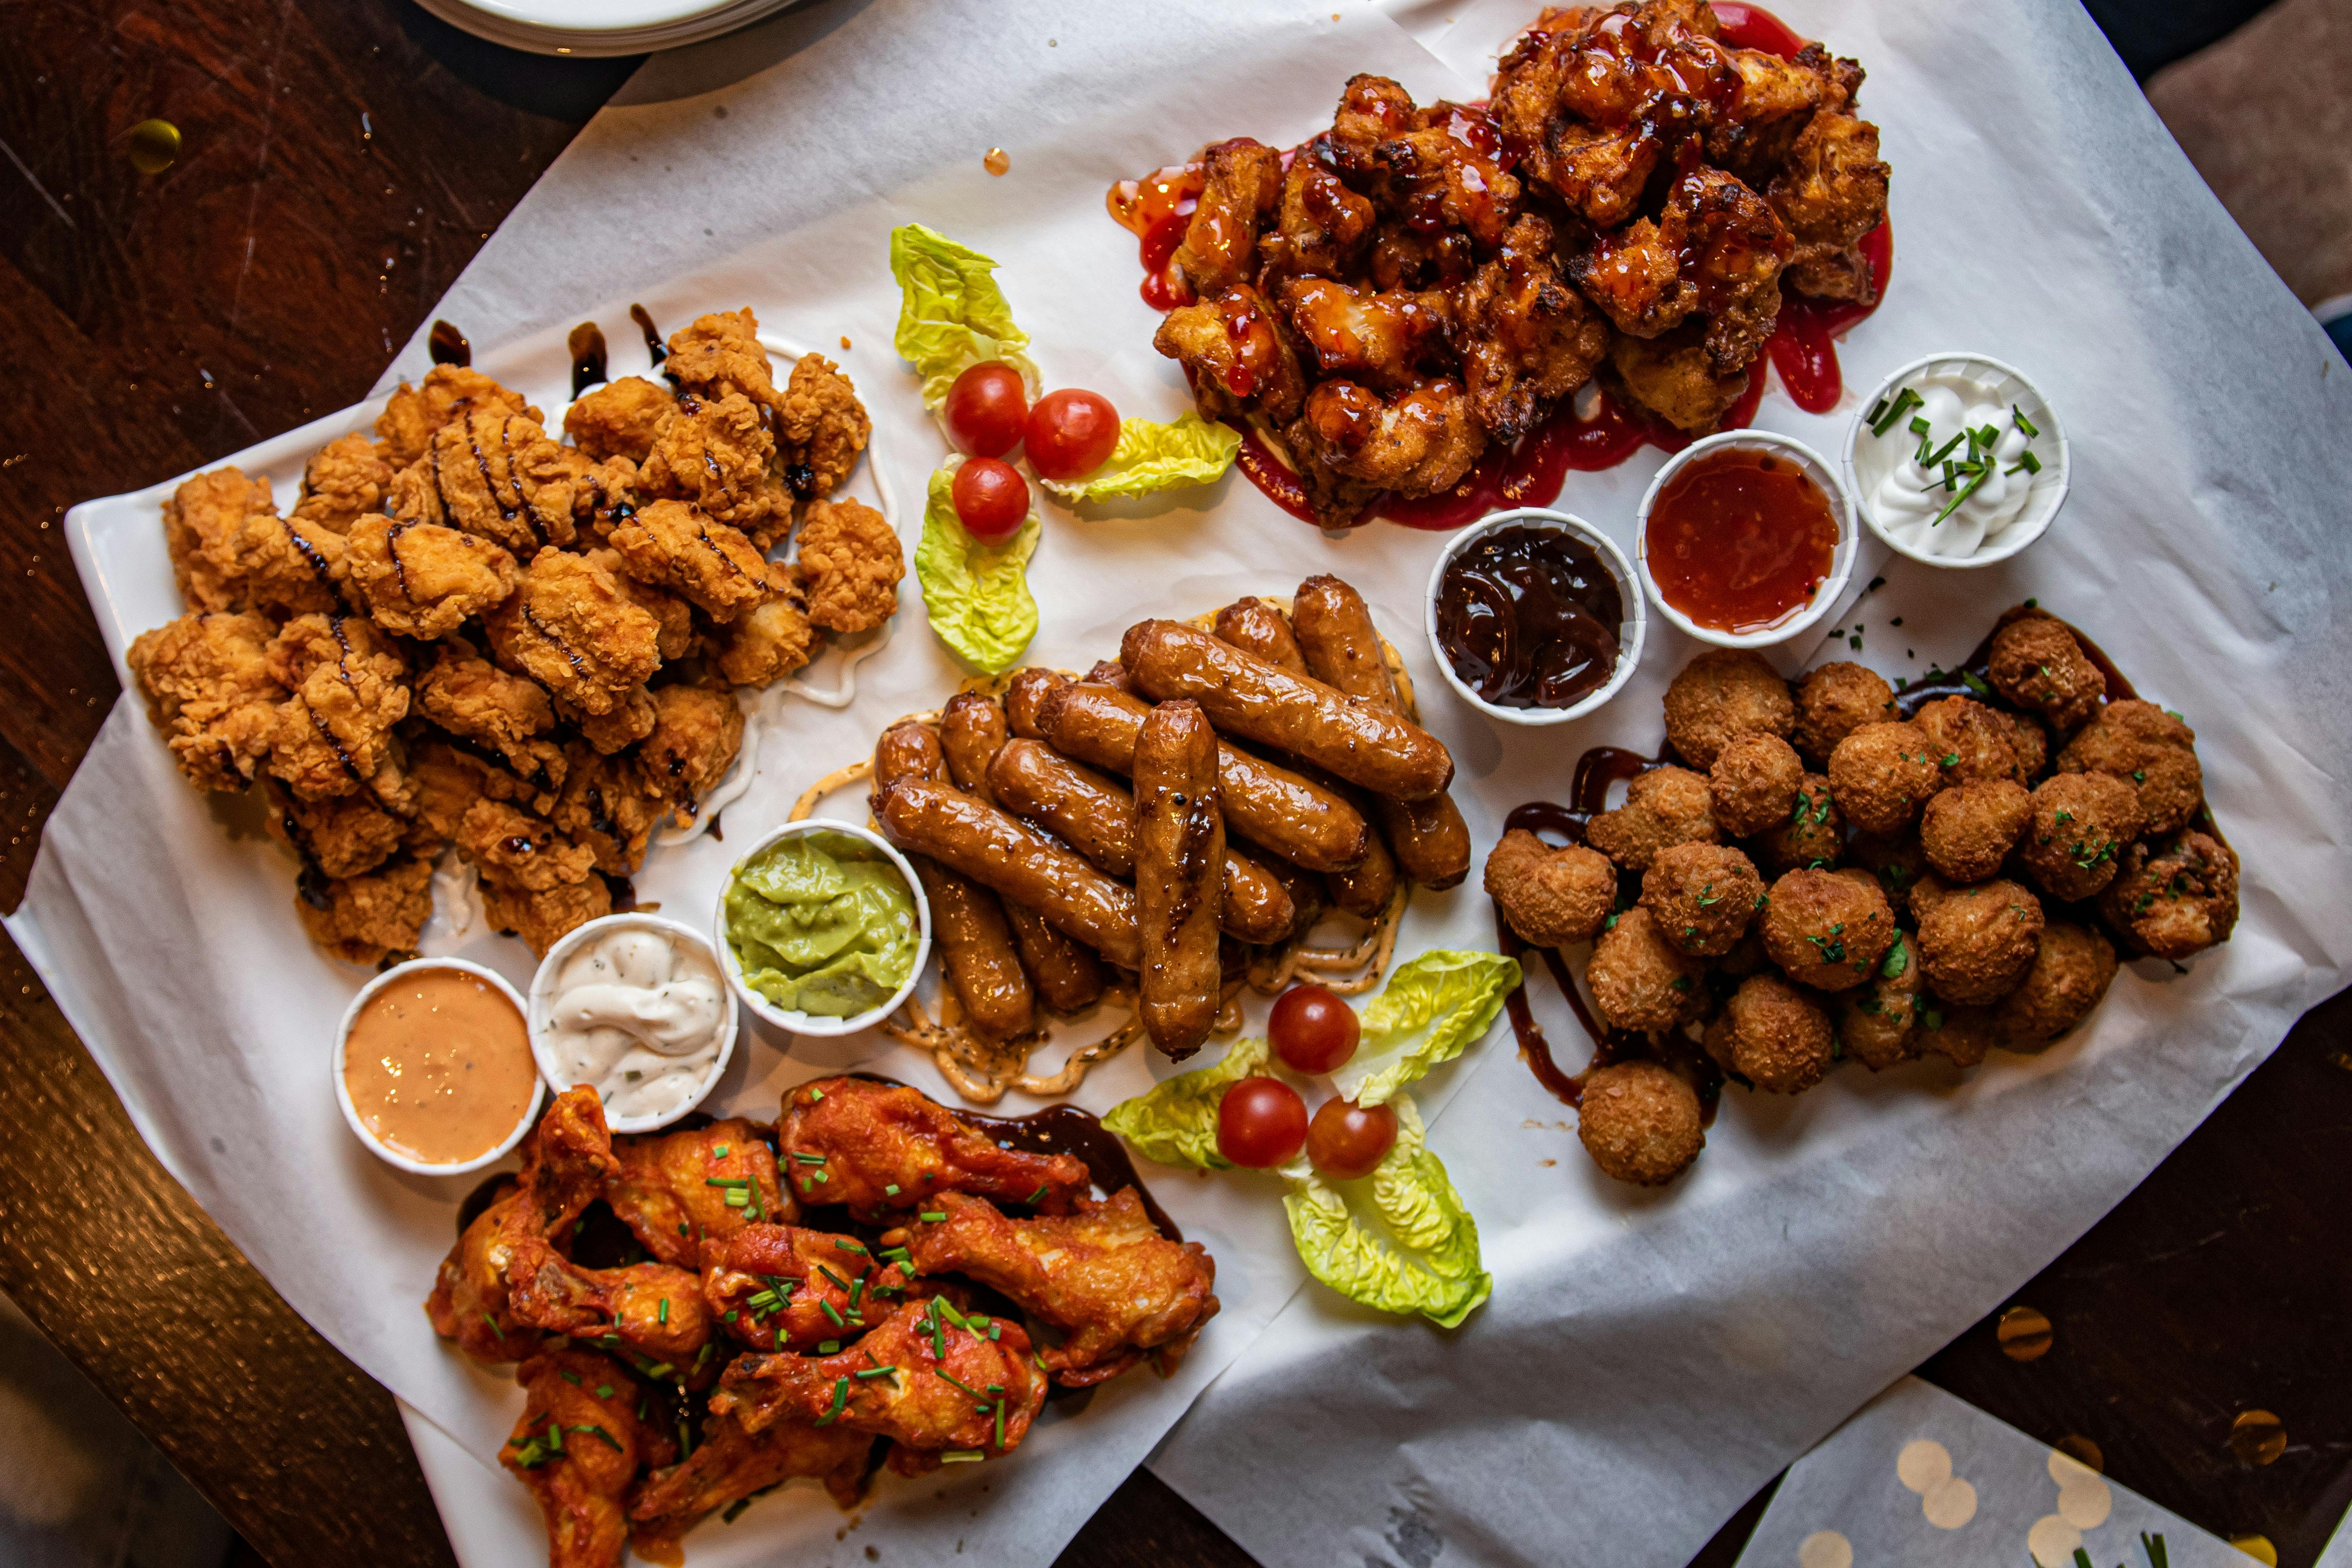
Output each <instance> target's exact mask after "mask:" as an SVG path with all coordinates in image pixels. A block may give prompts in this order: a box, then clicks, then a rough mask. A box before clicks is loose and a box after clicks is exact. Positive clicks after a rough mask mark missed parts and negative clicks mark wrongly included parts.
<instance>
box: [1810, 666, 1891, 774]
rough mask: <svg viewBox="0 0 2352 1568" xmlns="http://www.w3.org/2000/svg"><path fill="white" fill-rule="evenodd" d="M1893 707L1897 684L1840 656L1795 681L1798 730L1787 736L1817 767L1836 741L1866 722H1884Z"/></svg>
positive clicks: (1822, 762) (1828, 756)
mask: <svg viewBox="0 0 2352 1568" xmlns="http://www.w3.org/2000/svg"><path fill="white" fill-rule="evenodd" d="M1900 717H1902V715H1900V714H1898V713H1896V712H1895V688H1894V687H1893V686H1890V685H1887V684H1886V677H1885V676H1884V675H1882V674H1879V673H1878V672H1877V671H1875V670H1866V669H1864V668H1863V667H1862V666H1861V665H1860V664H1847V663H1845V662H1844V661H1843V660H1840V661H1838V662H1837V663H1835V664H1823V665H1822V667H1821V668H1820V669H1817V670H1814V671H1813V672H1811V674H1808V675H1806V676H1805V678H1804V679H1803V680H1801V681H1800V682H1798V683H1797V728H1796V731H1795V733H1794V734H1792V735H1791V736H1790V737H1789V738H1790V740H1792V741H1794V742H1795V743H1796V747H1797V751H1798V754H1799V755H1801V757H1803V758H1804V759H1805V760H1806V761H1807V762H1809V763H1811V765H1812V766H1813V767H1815V768H1821V767H1823V766H1826V765H1827V764H1828V762H1829V759H1830V753H1831V752H1832V751H1835V750H1836V749H1837V745H1838V742H1839V741H1841V740H1843V739H1844V738H1845V737H1847V736H1849V735H1852V734H1853V732H1854V731H1855V730H1857V729H1860V728H1861V727H1863V726H1864V725H1865V724H1887V723H1891V722H1893V721H1894V720H1895V719H1898V718H1900Z"/></svg>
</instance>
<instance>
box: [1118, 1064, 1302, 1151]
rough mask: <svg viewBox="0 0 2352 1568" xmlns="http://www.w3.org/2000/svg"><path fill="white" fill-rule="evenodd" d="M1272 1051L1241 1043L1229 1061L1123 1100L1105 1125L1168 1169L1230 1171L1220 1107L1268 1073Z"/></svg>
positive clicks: (1212, 1065) (1204, 1068)
mask: <svg viewBox="0 0 2352 1568" xmlns="http://www.w3.org/2000/svg"><path fill="white" fill-rule="evenodd" d="M1269 1049H1270V1048H1269V1047H1268V1046H1267V1044H1266V1042H1265V1040H1235V1041H1234V1044H1233V1049H1232V1050H1230V1051H1226V1052H1225V1054H1224V1057H1223V1060H1221V1061H1215V1062H1213V1063H1211V1064H1210V1065H1209V1066H1207V1067H1199V1068H1195V1069H1193V1070H1192V1071H1190V1072H1180V1073H1178V1074H1177V1075H1176V1076H1175V1077H1173V1078H1171V1079H1168V1080H1167V1081H1165V1082H1160V1083H1155V1084H1153V1085H1152V1086H1151V1087H1150V1089H1148V1090H1146V1091H1145V1092H1142V1093H1141V1094H1139V1095H1137V1096H1136V1097H1135V1098H1134V1099H1132V1100H1122V1101H1120V1102H1119V1103H1118V1104H1116V1105H1114V1106H1112V1107H1111V1108H1110V1110H1109V1111H1108V1113H1106V1114H1105V1115H1104V1117H1103V1119H1102V1120H1103V1125H1104V1126H1106V1127H1108V1128H1109V1129H1110V1130H1111V1131H1112V1132H1114V1133H1117V1134H1118V1135H1119V1136H1120V1137H1122V1138H1125V1139H1126V1140H1127V1142H1128V1144H1129V1146H1130V1147H1131V1148H1133V1149H1134V1150H1135V1152H1136V1153H1137V1154H1139V1155H1142V1156H1143V1157H1144V1158H1146V1159H1149V1160H1158V1161H1159V1162H1160V1164H1161V1165H1163V1166H1192V1168H1193V1169H1194V1170H1203V1171H1221V1170H1230V1169H1232V1168H1233V1162H1232V1161H1231V1160H1229V1159H1227V1158H1225V1156H1224V1155H1221V1154H1219V1153H1217V1105H1218V1103H1219V1102H1220V1101H1222V1100H1223V1099H1224V1097H1225V1091H1226V1090H1228V1089H1230V1088H1232V1087H1233V1086H1234V1084H1236V1083H1238V1082H1241V1081H1242V1080H1243V1079H1244V1078H1247V1077H1249V1076H1250V1075H1251V1074H1252V1073H1254V1072H1257V1071H1261V1070H1263V1069H1264V1068H1265V1064H1266V1058H1267V1055H1268V1052H1269ZM1300 1157H1301V1158H1302V1159H1303V1158H1304V1157H1305V1156H1304V1155H1302V1156H1300Z"/></svg>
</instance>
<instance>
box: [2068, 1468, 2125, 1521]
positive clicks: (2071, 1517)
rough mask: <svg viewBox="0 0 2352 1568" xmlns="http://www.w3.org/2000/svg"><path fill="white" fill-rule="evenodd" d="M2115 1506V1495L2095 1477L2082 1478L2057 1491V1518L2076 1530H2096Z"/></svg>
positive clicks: (2104, 1483) (2102, 1481) (2069, 1482)
mask: <svg viewBox="0 0 2352 1568" xmlns="http://www.w3.org/2000/svg"><path fill="white" fill-rule="evenodd" d="M2115 1506H2116V1495H2115V1493H2113V1492H2111V1491H2109V1490H2107V1483H2106V1482H2105V1481H2104V1480H2101V1479H2099V1478H2098V1477H2096V1476H2084V1477H2083V1478H2082V1479H2079V1480H2071V1481H2068V1482H2066V1483H2065V1484H2064V1485H2063V1486H2061V1487H2060V1488H2059V1489H2058V1517H2059V1518H2061V1519H2063V1520H2064V1521H2066V1522H2067V1523H2069V1524H2071V1525H2073V1526H2074V1528H2075V1529H2077V1530H2096V1529H2098V1528H2099V1526H2101V1525H2103V1524H2105V1523H2106V1522H2107V1515H2108V1514H2109V1513H2110V1512H2112V1511H2114V1509H2115Z"/></svg>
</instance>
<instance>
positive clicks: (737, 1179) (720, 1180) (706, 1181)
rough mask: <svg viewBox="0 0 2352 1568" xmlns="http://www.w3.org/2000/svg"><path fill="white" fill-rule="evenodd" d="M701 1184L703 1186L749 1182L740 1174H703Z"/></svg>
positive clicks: (740, 1184) (738, 1184)
mask: <svg viewBox="0 0 2352 1568" xmlns="http://www.w3.org/2000/svg"><path fill="white" fill-rule="evenodd" d="M702 1185H703V1186H751V1183H750V1182H749V1181H746V1180H745V1179H744V1178H743V1177H741V1176H704V1177H703V1178H702Z"/></svg>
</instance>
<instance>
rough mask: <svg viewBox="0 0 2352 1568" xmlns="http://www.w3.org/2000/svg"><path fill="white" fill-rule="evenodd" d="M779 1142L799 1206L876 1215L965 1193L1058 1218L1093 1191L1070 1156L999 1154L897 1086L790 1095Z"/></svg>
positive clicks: (837, 1087)
mask: <svg viewBox="0 0 2352 1568" xmlns="http://www.w3.org/2000/svg"><path fill="white" fill-rule="evenodd" d="M776 1137H777V1142H778V1144H779V1145H781V1147H782V1150H783V1154H784V1161H785V1168H786V1169H787V1170H788V1171H789V1173H790V1179H791V1183H792V1186H793V1190H794V1191H795V1193H796V1194H797V1195H798V1197H799V1198H800V1200H801V1201H802V1202H803V1203H845V1204H847V1205H849V1207H851V1209H852V1210H853V1211H856V1212H862V1213H872V1212H877V1211H880V1210H885V1209H892V1208H910V1207H914V1206H915V1205H917V1204H919V1203H921V1202H922V1201H924V1200H925V1199H927V1198H929V1197H932V1196H933V1195H934V1194H937V1193H942V1192H969V1193H975V1194H977V1195H979V1196H981V1197H995V1198H1003V1199H1005V1200H1007V1201H1008V1202H1013V1203H1027V1204H1031V1205H1033V1206H1034V1207H1038V1208H1040V1209H1043V1210H1045V1212H1047V1213H1055V1214H1058V1213H1061V1212H1064V1211H1065V1210H1066V1209H1067V1208H1068V1207H1069V1206H1070V1201H1071V1199H1073V1198H1075V1197H1083V1196H1084V1195H1085V1194H1086V1192H1087V1186H1088V1178H1087V1167H1086V1166H1085V1165H1084V1164H1082V1163H1081V1162H1079V1161H1078V1160H1076V1159H1073V1158H1072V1157H1071V1156H1070V1155H1031V1154H1024V1153H1022V1152H1021V1151H1019V1150H1017V1149H1004V1148H999V1147H998V1146H997V1145H996V1143H995V1141H994V1140H993V1139H992V1138H990V1137H989V1136H988V1134H985V1133H983V1132H982V1131H981V1130H980V1129H979V1128H977V1127H974V1126H972V1125H971V1124H969V1123H966V1122H965V1121H963V1120H962V1119H961V1118H960V1117H958V1116H957V1115H956V1114H955V1113H954V1112H952V1111H950V1110H949V1109H948V1108H947V1107H946V1106H944V1105H941V1104H939V1103H936V1102H934V1101H932V1100H930V1099H929V1098H927V1097H926V1096H924V1095H923V1094H921V1093H919V1092H916V1091H915V1090H912V1089H909V1088H908V1087H907V1086H906V1085H904V1084H900V1083H877V1082H874V1081H873V1080H871V1079H865V1078H827V1079H822V1080H819V1081H817V1082H810V1083H803V1084H802V1085H801V1086H800V1087H799V1088H797V1089H794V1090H793V1091H791V1092H789V1093H787V1094H786V1095H785V1096H784V1112H783V1116H782V1120H780V1121H779V1122H778V1123H777V1124H776Z"/></svg>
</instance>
